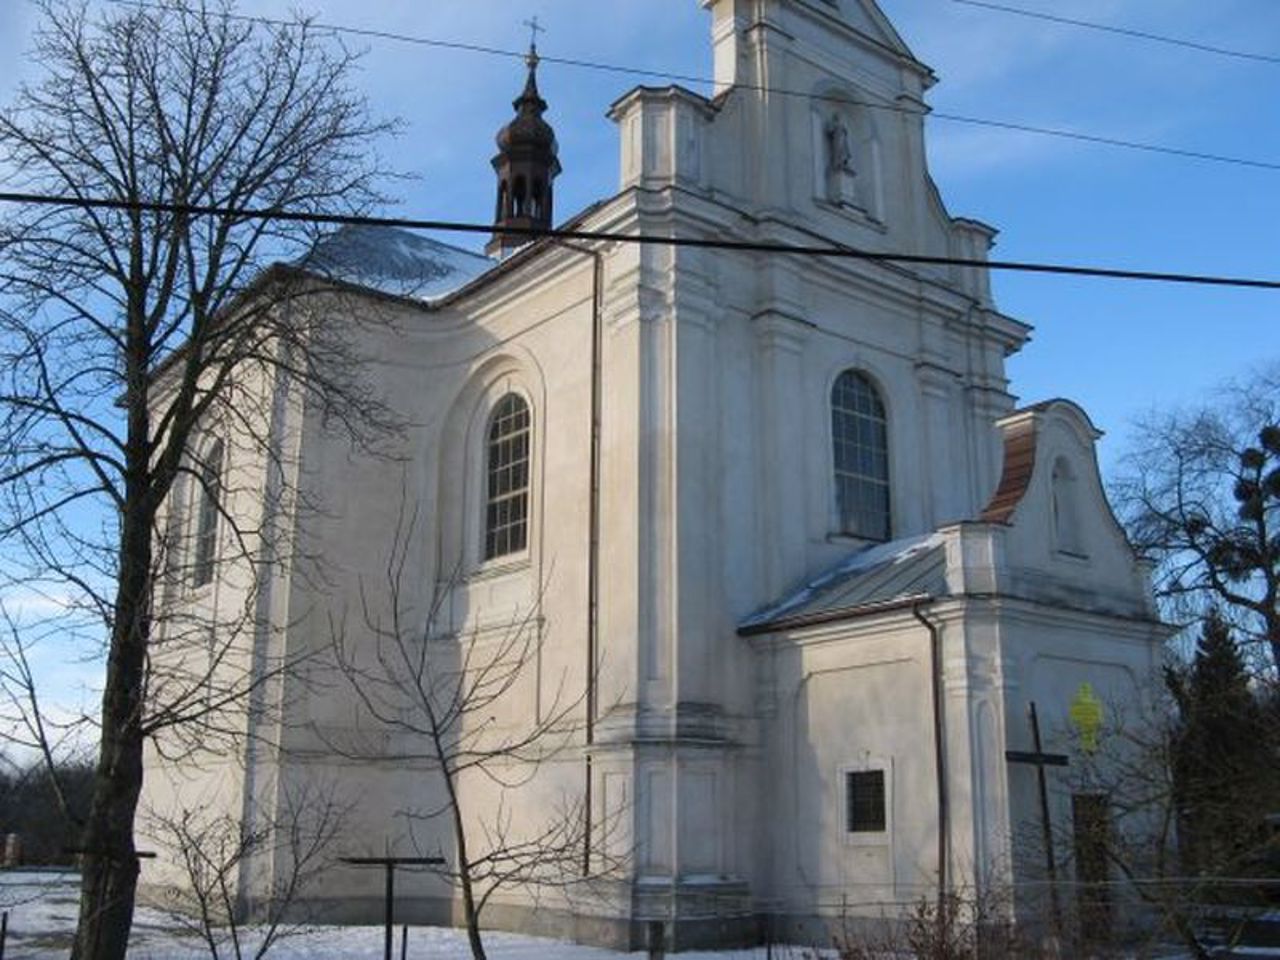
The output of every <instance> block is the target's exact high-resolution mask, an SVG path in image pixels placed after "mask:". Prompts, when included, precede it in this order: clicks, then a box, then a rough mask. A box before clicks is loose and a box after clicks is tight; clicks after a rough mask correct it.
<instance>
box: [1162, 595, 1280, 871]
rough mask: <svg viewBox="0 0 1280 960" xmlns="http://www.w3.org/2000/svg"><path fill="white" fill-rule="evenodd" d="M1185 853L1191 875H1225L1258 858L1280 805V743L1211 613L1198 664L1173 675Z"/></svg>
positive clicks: (1176, 774) (1221, 622) (1222, 625)
mask: <svg viewBox="0 0 1280 960" xmlns="http://www.w3.org/2000/svg"><path fill="white" fill-rule="evenodd" d="M1166 682H1167V684H1168V687H1169V690H1170V692H1171V693H1172V695H1173V698H1174V702H1175V704H1176V706H1177V709H1178V717H1177V719H1176V721H1175V724H1174V729H1173V733H1172V737H1173V742H1172V744H1171V746H1172V748H1173V749H1172V751H1171V752H1172V758H1173V782H1174V790H1175V793H1176V799H1177V808H1178V827H1179V847H1180V852H1181V855H1182V864H1183V869H1184V871H1185V872H1186V873H1188V874H1189V875H1211V874H1219V875H1225V874H1228V873H1234V872H1238V871H1239V870H1241V869H1242V868H1243V867H1245V866H1246V865H1247V864H1248V863H1250V862H1253V861H1255V860H1256V859H1257V857H1258V854H1259V852H1260V851H1261V849H1262V847H1263V846H1264V845H1265V843H1266V842H1267V833H1266V820H1265V818H1266V815H1267V814H1268V813H1272V812H1274V810H1273V809H1272V808H1274V807H1277V806H1278V805H1280V794H1278V793H1277V789H1278V788H1280V777H1278V776H1277V773H1276V737H1275V734H1274V731H1273V730H1272V729H1271V725H1270V724H1269V723H1268V722H1267V717H1266V711H1265V710H1264V708H1263V704H1262V703H1261V702H1260V701H1259V699H1258V698H1257V697H1256V696H1255V694H1254V692H1253V690H1252V689H1251V686H1250V681H1249V673H1248V670H1247V668H1246V665H1245V661H1244V657H1243V656H1242V654H1241V651H1240V648H1239V646H1238V645H1237V643H1236V641H1235V639H1234V638H1233V637H1232V634H1231V629H1230V626H1229V625H1228V624H1227V622H1226V620H1225V619H1224V618H1223V617H1222V615H1221V614H1220V613H1219V612H1218V611H1217V610H1216V609H1211V610H1210V611H1209V614H1208V615H1207V616H1206V618H1205V620H1204V623H1203V626H1202V629H1201V635H1200V639H1199V640H1198V642H1197V644H1196V654H1195V657H1194V659H1193V661H1192V662H1191V663H1190V664H1189V665H1187V666H1184V667H1181V668H1176V667H1175V668H1170V669H1169V670H1168V671H1167V672H1166Z"/></svg>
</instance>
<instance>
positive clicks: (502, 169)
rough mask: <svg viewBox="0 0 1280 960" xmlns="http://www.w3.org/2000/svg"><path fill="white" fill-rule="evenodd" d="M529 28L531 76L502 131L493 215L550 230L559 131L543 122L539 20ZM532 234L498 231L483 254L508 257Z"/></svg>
mask: <svg viewBox="0 0 1280 960" xmlns="http://www.w3.org/2000/svg"><path fill="white" fill-rule="evenodd" d="M530 26H531V27H532V28H533V30H534V40H533V42H531V43H530V44H529V54H528V56H526V57H525V63H526V64H527V65H528V67H529V76H528V78H527V79H526V80H525V84H524V90H523V92H521V94H520V96H518V97H517V98H516V99H515V100H513V101H512V103H511V106H512V107H513V108H514V109H515V112H516V115H515V118H514V119H513V120H512V121H511V122H510V123H508V124H507V125H506V126H505V127H503V128H502V129H501V130H499V131H498V136H497V138H496V139H497V144H498V154H497V156H495V157H494V158H493V169H494V171H496V172H497V174H498V204H497V209H496V212H495V213H494V226H495V227H504V226H506V227H530V228H549V227H550V226H551V224H552V219H551V217H552V188H551V181H553V180H554V179H555V178H556V176H557V175H558V174H559V173H560V160H559V158H558V157H557V156H556V154H557V152H558V149H559V148H558V146H557V144H556V134H555V131H554V130H552V129H551V125H550V124H549V123H547V121H545V120H543V119H542V115H543V114H544V113H545V112H546V110H547V101H545V100H543V99H542V97H541V96H540V95H539V93H538V45H537V31H538V30H539V29H541V28H540V27H539V26H538V25H537V21H536V20H535V21H533V22H532V23H531V24H530ZM531 239H533V238H532V237H530V236H527V235H521V234H504V233H500V232H495V233H494V235H493V239H492V240H490V241H489V244H488V246H486V247H485V251H486V252H487V253H489V254H494V255H497V256H505V255H506V254H507V253H509V252H511V251H512V250H514V249H515V248H517V247H519V246H522V245H524V244H526V243H528V242H529V241H530V240H531Z"/></svg>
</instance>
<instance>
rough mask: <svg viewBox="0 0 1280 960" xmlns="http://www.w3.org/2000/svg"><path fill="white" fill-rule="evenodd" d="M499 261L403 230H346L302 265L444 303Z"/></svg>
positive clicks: (315, 250) (345, 279)
mask: <svg viewBox="0 0 1280 960" xmlns="http://www.w3.org/2000/svg"><path fill="white" fill-rule="evenodd" d="M497 265H498V264H497V261H495V260H491V259H490V258H489V257H486V256H482V255H481V254H478V253H472V252H471V251H470V250H463V249H462V248H460V247H453V246H450V245H449V244H447V243H441V242H439V241H438V240H432V239H431V238H430V237H425V236H423V235H422V234H419V233H414V232H413V231H410V230H404V229H401V228H399V227H377V226H345V227H342V228H340V229H339V230H337V231H336V232H334V233H331V234H329V235H328V236H327V237H324V238H323V239H321V240H320V241H319V242H318V243H317V244H316V245H315V247H313V248H312V250H311V252H310V253H309V254H307V256H305V257H303V258H302V260H300V261H299V262H298V266H300V267H302V268H303V269H304V270H307V271H309V272H311V273H316V274H319V275H321V276H324V277H328V278H330V279H332V280H339V281H342V282H343V283H352V284H356V285H358V286H361V287H368V288H370V289H372V290H377V291H379V292H381V293H388V294H391V295H393V296H397V297H410V298H412V299H415V300H423V301H427V302H431V301H435V300H439V299H441V298H443V297H446V296H448V295H449V294H451V293H453V292H454V291H455V290H458V289H460V288H461V287H463V286H465V285H466V284H468V283H470V282H471V281H472V280H474V279H476V277H478V276H480V275H481V274H483V273H485V272H487V271H488V270H491V269H492V268H493V267H495V266H497Z"/></svg>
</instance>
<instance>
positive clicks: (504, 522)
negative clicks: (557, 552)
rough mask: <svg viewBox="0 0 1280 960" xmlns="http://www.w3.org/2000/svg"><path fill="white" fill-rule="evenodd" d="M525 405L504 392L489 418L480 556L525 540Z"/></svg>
mask: <svg viewBox="0 0 1280 960" xmlns="http://www.w3.org/2000/svg"><path fill="white" fill-rule="evenodd" d="M529 438H530V424H529V405H528V404H527V403H525V402H524V400H523V399H522V398H521V397H519V396H517V395H516V394H514V393H508V394H507V395H506V396H504V397H503V398H502V399H501V400H499V401H498V405H497V406H496V407H494V410H493V415H492V416H491V417H490V418H489V433H488V449H487V455H486V458H485V464H486V475H487V492H486V496H485V513H484V558H485V559H486V560H492V559H493V558H494V557H502V556H505V555H507V554H509V553H519V552H520V551H521V550H523V549H524V548H525V546H526V545H527V544H528V542H529Z"/></svg>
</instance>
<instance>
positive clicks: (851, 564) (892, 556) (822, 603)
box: [738, 532, 943, 632]
mask: <svg viewBox="0 0 1280 960" xmlns="http://www.w3.org/2000/svg"><path fill="white" fill-rule="evenodd" d="M942 543H943V535H942V534H941V533H936V532H935V533H927V534H923V535H921V536H917V537H903V538H902V539H900V540H890V541H888V542H887V543H880V544H876V545H875V546H873V547H866V548H864V549H862V550H857V551H855V552H853V553H851V554H849V556H847V557H845V558H844V559H843V560H841V561H840V562H839V563H837V564H836V565H835V566H834V567H831V568H829V569H828V570H826V571H824V572H823V573H821V574H819V575H818V576H817V577H815V578H814V579H813V580H810V581H809V582H808V583H806V584H804V585H803V586H801V587H800V588H798V589H797V590H794V591H792V592H791V593H790V594H788V595H787V596H785V597H783V598H782V599H781V600H779V601H778V602H776V603H773V604H771V605H769V606H767V607H765V608H764V609H762V610H759V611H757V612H756V613H753V614H751V616H749V617H747V618H746V619H745V620H743V621H742V622H741V623H739V624H738V629H739V630H748V631H752V632H756V631H758V630H759V629H760V628H762V627H764V626H766V625H767V624H771V623H776V622H778V621H781V620H786V619H788V618H791V617H795V616H798V615H801V614H803V613H806V612H809V611H811V610H814V609H816V608H824V609H827V608H830V609H834V608H835V607H837V606H844V605H845V603H844V602H843V601H850V602H854V601H856V602H857V603H859V604H863V603H872V602H881V601H884V600H888V599H892V598H893V597H894V596H898V595H905V594H904V593H903V592H902V591H904V590H908V589H909V588H914V587H916V586H918V585H919V584H920V583H922V582H924V581H925V580H926V579H928V577H929V574H930V572H931V570H930V569H926V568H925V567H924V566H922V568H921V569H920V570H918V571H917V570H912V571H910V575H909V576H907V577H906V578H905V579H904V577H902V576H895V577H883V576H881V575H882V574H884V573H885V572H886V571H891V570H893V569H894V568H897V570H898V572H901V573H907V572H908V571H906V570H905V569H904V568H905V567H906V566H908V565H911V566H915V565H914V564H910V562H911V561H913V560H923V559H927V558H925V557H924V555H925V554H928V553H930V552H932V551H934V550H935V548H938V547H941V546H942ZM936 559H941V552H939V556H938V557H937V558H936ZM858 581H865V582H863V583H858ZM908 581H909V582H908ZM860 588H862V589H860Z"/></svg>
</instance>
